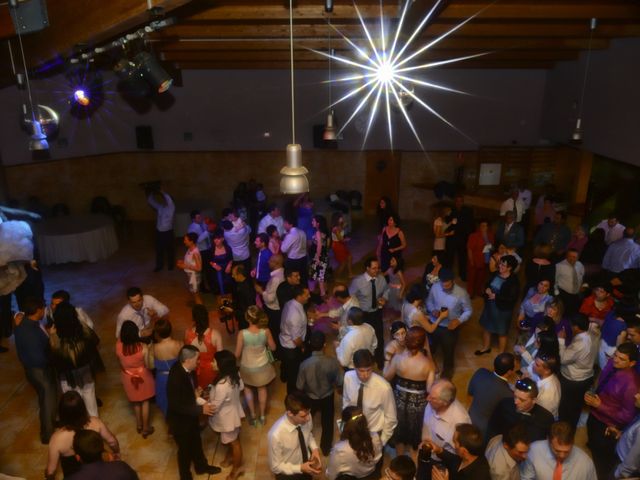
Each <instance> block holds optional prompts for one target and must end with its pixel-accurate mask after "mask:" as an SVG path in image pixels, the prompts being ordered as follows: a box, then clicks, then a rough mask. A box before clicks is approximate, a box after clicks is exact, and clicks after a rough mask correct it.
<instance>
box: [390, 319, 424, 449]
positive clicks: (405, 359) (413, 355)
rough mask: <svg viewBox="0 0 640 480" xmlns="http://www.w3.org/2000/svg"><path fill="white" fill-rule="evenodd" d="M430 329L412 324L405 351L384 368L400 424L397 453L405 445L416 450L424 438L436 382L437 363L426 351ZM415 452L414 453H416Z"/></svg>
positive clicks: (397, 431) (395, 440)
mask: <svg viewBox="0 0 640 480" xmlns="http://www.w3.org/2000/svg"><path fill="white" fill-rule="evenodd" d="M426 340H427V332H426V331H425V330H424V328H422V327H411V328H410V329H409V331H408V332H407V338H406V340H405V344H406V346H407V348H406V350H405V351H404V352H402V353H401V354H399V355H395V356H394V357H393V359H392V360H391V362H389V364H388V365H387V366H386V367H385V369H384V378H386V379H387V380H388V381H390V382H391V381H392V380H394V379H395V382H394V389H393V393H394V396H395V399H396V409H397V416H398V425H397V426H396V429H395V430H394V432H393V438H392V440H393V441H394V442H395V447H396V451H397V452H398V455H402V454H403V453H404V449H405V445H406V446H408V447H409V448H412V449H413V450H416V449H417V448H418V445H419V444H420V441H421V439H422V423H421V422H419V421H418V422H417V421H416V419H420V418H422V417H423V416H424V409H425V407H426V406H427V391H428V390H429V389H430V388H431V385H432V384H433V382H434V381H435V377H436V366H435V364H434V363H433V361H432V360H431V358H429V357H428V356H427V355H426V354H425V350H424V347H425V344H426ZM414 453H415V452H414Z"/></svg>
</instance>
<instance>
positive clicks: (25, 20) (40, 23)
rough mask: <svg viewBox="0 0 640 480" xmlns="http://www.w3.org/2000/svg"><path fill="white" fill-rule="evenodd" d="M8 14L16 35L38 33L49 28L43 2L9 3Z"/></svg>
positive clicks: (45, 4) (34, 0)
mask: <svg viewBox="0 0 640 480" xmlns="http://www.w3.org/2000/svg"><path fill="white" fill-rule="evenodd" d="M9 12H10V13H11V21H12V22H13V27H14V28H15V29H16V33H17V32H18V31H19V32H20V34H25V33H31V32H38V31H40V30H42V29H44V28H47V27H48V26H49V16H48V15H47V3H46V1H45V0H27V1H26V2H25V1H21V2H18V1H17V0H10V1H9Z"/></svg>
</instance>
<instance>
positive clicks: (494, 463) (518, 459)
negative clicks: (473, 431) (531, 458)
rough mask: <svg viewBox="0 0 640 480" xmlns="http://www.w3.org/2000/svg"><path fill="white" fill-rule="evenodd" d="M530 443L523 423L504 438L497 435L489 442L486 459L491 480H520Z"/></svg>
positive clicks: (515, 426) (511, 429)
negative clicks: (521, 469)
mask: <svg viewBox="0 0 640 480" xmlns="http://www.w3.org/2000/svg"><path fill="white" fill-rule="evenodd" d="M530 443H531V442H530V440H529V435H528V434H527V428H526V427H525V425H524V424H522V423H517V424H516V425H514V426H513V427H511V428H510V429H509V430H508V431H507V433H506V434H505V435H504V436H503V435H496V436H495V437H493V438H492V439H491V440H489V444H488V445H487V450H486V452H485V457H486V458H487V462H489V468H490V473H491V480H520V467H521V465H522V463H523V462H524V461H525V460H526V459H527V454H528V453H529V445H530Z"/></svg>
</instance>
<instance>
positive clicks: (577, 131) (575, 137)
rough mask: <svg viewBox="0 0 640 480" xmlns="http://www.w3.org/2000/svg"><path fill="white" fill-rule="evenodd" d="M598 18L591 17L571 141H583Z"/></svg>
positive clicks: (578, 142) (577, 142)
mask: <svg viewBox="0 0 640 480" xmlns="http://www.w3.org/2000/svg"><path fill="white" fill-rule="evenodd" d="M596 24H597V19H595V18H592V19H591V25H590V28H591V32H590V34H589V47H588V49H587V63H586V65H585V67H584V79H583V81H582V92H581V94H580V104H579V105H578V118H577V119H576V127H575V128H574V130H573V133H572V134H571V143H576V144H580V143H582V110H583V107H584V95H585V92H586V91H587V78H588V76H589V65H590V64H591V42H592V41H593V32H594V31H595V29H596Z"/></svg>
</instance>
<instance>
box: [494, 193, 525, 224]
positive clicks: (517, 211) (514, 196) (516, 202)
mask: <svg viewBox="0 0 640 480" xmlns="http://www.w3.org/2000/svg"><path fill="white" fill-rule="evenodd" d="M519 196H520V191H519V190H518V189H517V188H514V189H513V190H512V191H511V196H510V197H509V198H507V199H506V200H505V201H504V202H502V205H500V216H501V217H504V216H505V214H506V213H507V212H513V218H514V219H515V221H516V223H520V222H522V215H523V214H524V211H525V210H526V208H525V206H524V203H522V200H520V198H519Z"/></svg>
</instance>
